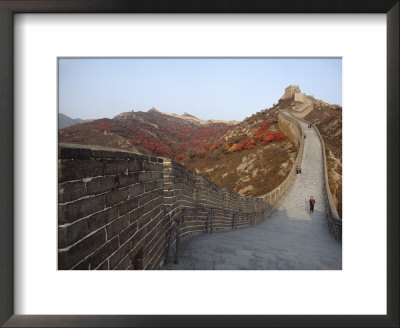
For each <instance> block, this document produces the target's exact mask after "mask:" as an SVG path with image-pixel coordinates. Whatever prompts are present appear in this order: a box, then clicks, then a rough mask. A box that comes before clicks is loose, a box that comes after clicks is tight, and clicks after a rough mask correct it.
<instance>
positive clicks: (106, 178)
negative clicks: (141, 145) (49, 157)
mask: <svg viewBox="0 0 400 328" xmlns="http://www.w3.org/2000/svg"><path fill="white" fill-rule="evenodd" d="M162 171H163V163H162V159H160V158H155V157H149V156H142V155H137V154H134V153H128V152H122V151H104V150H95V149H87V148H70V147H64V146H60V147H59V160H58V182H59V183H58V203H59V204H58V267H59V269H106V270H108V269H142V268H145V267H152V266H153V265H154V263H155V262H156V261H157V258H156V257H157V255H160V254H159V253H158V254H157V250H158V249H157V247H159V246H160V245H161V240H163V238H161V236H162V231H161V230H162V229H161V219H162V217H163V200H164V193H163V172H162ZM143 254H147V256H146V257H144V256H143Z"/></svg>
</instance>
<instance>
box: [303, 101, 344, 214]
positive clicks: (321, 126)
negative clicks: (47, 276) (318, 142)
mask: <svg viewBox="0 0 400 328" xmlns="http://www.w3.org/2000/svg"><path fill="white" fill-rule="evenodd" d="M313 102H314V110H313V111H312V112H311V113H309V114H308V115H307V116H305V117H304V119H305V120H307V121H309V122H312V123H314V124H315V125H316V127H317V128H318V130H319V132H320V133H321V136H322V138H323V139H324V143H325V151H326V157H327V165H328V178H329V187H330V190H331V193H332V197H333V201H334V202H335V206H336V209H337V211H338V214H339V216H340V217H342V107H340V106H338V105H330V104H327V103H325V102H323V101H322V100H318V99H313Z"/></svg>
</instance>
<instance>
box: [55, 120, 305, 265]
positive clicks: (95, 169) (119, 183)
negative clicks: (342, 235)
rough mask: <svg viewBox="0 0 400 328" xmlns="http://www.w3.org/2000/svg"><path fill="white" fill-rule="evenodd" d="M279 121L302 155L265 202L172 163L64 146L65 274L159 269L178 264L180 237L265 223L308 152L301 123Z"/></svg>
mask: <svg viewBox="0 0 400 328" xmlns="http://www.w3.org/2000/svg"><path fill="white" fill-rule="evenodd" d="M278 122H279V126H280V129H281V130H282V131H283V132H284V133H285V134H286V135H287V136H288V137H289V138H290V139H291V140H292V141H293V142H294V143H295V144H296V145H297V147H298V155H297V157H296V160H295V163H294V166H293V167H292V169H291V171H290V173H289V174H288V176H287V177H286V179H285V180H284V181H283V182H282V183H281V184H280V185H279V186H278V187H277V188H275V189H274V190H272V191H271V192H269V193H268V194H266V195H264V196H262V197H247V196H242V195H239V194H236V193H234V192H231V191H228V190H227V189H224V188H221V187H220V186H218V185H216V184H214V183H212V182H211V181H209V180H207V179H206V178H204V177H201V176H198V175H196V174H194V173H193V172H192V171H190V170H188V169H187V168H186V167H184V166H182V165H181V164H179V163H177V162H175V161H173V160H169V159H162V158H156V157H150V156H144V155H138V154H134V153H130V152H124V151H120V150H111V149H92V148H90V147H85V146H77V145H65V144H64V145H63V144H60V145H59V160H58V268H59V269H60V270H65V269H75V270H89V269H90V270H94V269H99V270H113V269H114V270H126V269H130V270H132V269H140V270H141V269H159V268H160V267H161V266H162V265H163V264H164V263H165V261H166V260H167V259H168V258H169V255H171V254H175V260H176V261H178V260H179V257H178V255H179V244H180V240H181V238H184V237H186V236H190V235H192V234H198V233H212V232H214V231H218V230H227V229H237V228H240V227H245V226H248V225H253V224H256V223H257V222H259V221H261V220H263V219H265V218H266V217H268V216H269V215H270V214H271V213H272V212H273V210H274V209H275V208H276V205H277V204H278V202H279V201H280V200H281V199H282V197H283V196H284V194H285V193H286V191H287V190H288V188H289V187H290V185H291V183H292V181H293V179H294V177H295V175H296V173H295V168H294V167H295V166H296V165H297V164H299V163H300V162H301V158H302V154H303V147H304V140H303V132H302V129H301V128H300V125H299V123H298V122H297V121H296V120H295V119H294V118H292V117H290V116H289V115H288V114H287V113H280V114H279V117H278ZM173 248H175V251H174V250H173Z"/></svg>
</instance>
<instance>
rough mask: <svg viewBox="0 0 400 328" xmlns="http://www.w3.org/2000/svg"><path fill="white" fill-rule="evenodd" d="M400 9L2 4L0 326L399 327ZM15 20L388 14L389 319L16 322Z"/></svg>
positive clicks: (347, 2)
mask: <svg viewBox="0 0 400 328" xmlns="http://www.w3.org/2000/svg"><path fill="white" fill-rule="evenodd" d="M399 7H400V6H399V1H398V0H323V1H321V0H271V1H265V0H262V1H258V0H192V1H188V0H170V1H165V0H132V1H129V0H88V1H82V0H81V1H74V0H59V1H55V0H37V1H36V0H35V1H32V0H27V1H19V0H0V73H1V74H0V113H1V119H0V147H1V148H0V149H1V150H2V154H1V156H0V209H1V212H0V213H1V214H0V324H3V325H4V326H5V327H150V326H160V327H161V326H175V327H197V326H208V327H211V326H213V327H220V326H230V327H242V326H243V327H336V326H339V327H399V310H398V309H399V280H398V277H399V202H398V199H399V93H398V90H399ZM16 13H385V14H386V16H387V315H366V316H360V315H347V316H341V315H326V316H324V315H316V316H313V315H291V316H281V315H267V316H265V315H252V316H242V315H239V316H224V315H213V316H201V315H196V316H187V315H169V316H165V315H160V316H157V315H150V316H145V315H132V316H129V315H118V316H113V315H106V316H101V315H95V316H88V315H36V316H31V315H14V306H13V303H14V298H13V289H14V288H13V286H14V278H13V277H14V272H13V207H14V198H13V192H14V189H13V176H14V174H18V172H14V170H13V166H14V161H13V140H14V139H13V133H14V129H13V123H14V120H13V27H14V24H13V21H14V14H16ZM371 239H372V237H371ZM371 242H373V240H371Z"/></svg>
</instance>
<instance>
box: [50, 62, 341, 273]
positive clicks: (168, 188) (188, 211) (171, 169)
mask: <svg viewBox="0 0 400 328" xmlns="http://www.w3.org/2000/svg"><path fill="white" fill-rule="evenodd" d="M57 66H58V67H57V70H58V72H57V83H58V90H57V94H58V95H57V97H58V98H57V102H58V104H57V105H58V136H57V138H58V158H57V161H58V162H57V167H58V174H57V179H58V219H57V232H56V234H57V245H56V248H57V254H58V261H57V267H58V270H342V218H343V213H342V112H343V108H342V58H341V57H323V58H322V57H321V58H318V57H315V58H312V57H298V58H272V57H271V58H269V57H176V58H175V57H170V58H166V57H59V58H58V59H57ZM345 110H346V109H345Z"/></svg>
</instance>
